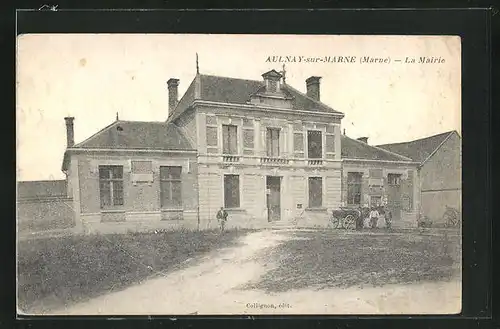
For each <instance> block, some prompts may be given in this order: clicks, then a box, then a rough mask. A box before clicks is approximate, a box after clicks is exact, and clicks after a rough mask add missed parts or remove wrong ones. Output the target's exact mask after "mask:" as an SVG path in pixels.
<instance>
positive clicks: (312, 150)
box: [307, 130, 323, 159]
mask: <svg viewBox="0 0 500 329" xmlns="http://www.w3.org/2000/svg"><path fill="white" fill-rule="evenodd" d="M322 142H323V141H322V137H321V131H316V130H309V131H308V132H307V157H308V158H310V159H318V158H319V159H321V158H322V157H323V154H322V153H323V144H322Z"/></svg>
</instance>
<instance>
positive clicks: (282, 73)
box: [280, 64, 286, 84]
mask: <svg viewBox="0 0 500 329" xmlns="http://www.w3.org/2000/svg"><path fill="white" fill-rule="evenodd" d="M280 73H281V75H282V76H283V83H284V84H285V83H286V70H285V64H283V68H282V70H281V72H280Z"/></svg>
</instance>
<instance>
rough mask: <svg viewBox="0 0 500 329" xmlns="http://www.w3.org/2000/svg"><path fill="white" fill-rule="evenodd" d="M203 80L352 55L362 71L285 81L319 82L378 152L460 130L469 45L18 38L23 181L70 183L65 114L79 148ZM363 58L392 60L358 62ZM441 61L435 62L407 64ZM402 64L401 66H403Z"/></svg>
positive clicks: (384, 40) (307, 38)
mask: <svg viewBox="0 0 500 329" xmlns="http://www.w3.org/2000/svg"><path fill="white" fill-rule="evenodd" d="M196 53H198V65H199V69H200V73H202V74H210V75H218V76H226V77H235V78H244V79H252V80H262V77H261V75H262V74H263V73H264V72H267V71H269V70H271V69H275V70H277V71H280V70H281V69H282V65H283V63H278V62H269V61H267V59H268V58H269V56H296V57H295V58H297V59H298V57H299V56H303V57H302V58H306V57H325V56H330V57H333V56H356V62H355V63H321V62H319V63H310V62H309V63H306V62H304V61H302V62H298V61H297V62H288V63H285V65H286V67H285V69H286V82H287V83H288V84H289V85H292V86H293V87H295V88H296V89H298V90H300V91H303V92H305V89H306V85H305V80H306V79H307V78H308V77H310V76H321V77H322V79H321V87H320V88H321V89H320V90H321V101H322V102H324V103H325V104H327V105H329V106H330V107H332V108H334V109H335V110H337V111H340V112H343V113H344V114H345V117H344V119H343V120H342V130H343V129H345V132H346V134H347V135H348V136H350V137H353V138H358V137H365V136H366V137H368V142H369V144H372V145H377V144H384V143H393V142H401V141H408V140H413V139H417V138H422V137H427V136H431V135H434V134H439V133H442V132H446V131H450V130H457V131H458V132H459V133H461V72H460V67H461V47H460V39H459V38H458V37H455V36H347V35H344V36H332V35H330V36H326V35H314V36H312V35H301V36H297V35H210V34H198V35H197V34H191V35H188V34H175V35H174V34H128V35H127V34H43V35H42V34H40V35H35V34H25V35H21V36H19V37H18V40H17V65H16V66H17V79H16V80H17V81H16V83H17V97H16V98H17V104H16V121H17V178H18V180H23V181H26V180H49V179H62V178H64V174H63V173H62V172H61V164H62V158H63V154H64V150H65V148H66V127H65V123H64V117H65V116H73V117H75V142H76V143H79V142H81V141H83V140H85V139H87V138H88V137H90V136H91V135H93V134H94V133H96V132H97V131H99V130H100V129H102V128H104V127H105V126H107V125H109V124H110V123H112V122H113V121H114V120H115V119H116V114H117V112H118V115H119V118H120V120H137V121H164V120H166V118H167V115H168V92H167V85H166V81H167V80H168V79H169V78H178V79H180V85H179V98H180V97H181V96H182V95H183V93H184V92H185V90H186V89H187V87H188V86H189V84H190V83H191V81H192V80H193V78H194V76H195V74H196ZM365 56H370V57H371V58H388V59H390V63H381V64H380V63H360V62H359V59H360V58H362V57H365ZM421 56H427V57H435V58H441V59H443V60H444V63H443V62H440V63H434V64H419V63H408V64H407V63H405V58H406V57H408V58H416V59H417V60H418V58H419V57H421ZM396 59H400V60H401V62H396V61H395V60H396Z"/></svg>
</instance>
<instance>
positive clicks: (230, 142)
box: [222, 125, 238, 154]
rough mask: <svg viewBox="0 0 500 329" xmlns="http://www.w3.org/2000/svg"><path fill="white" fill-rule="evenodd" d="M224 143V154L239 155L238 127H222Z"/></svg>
mask: <svg viewBox="0 0 500 329" xmlns="http://www.w3.org/2000/svg"><path fill="white" fill-rule="evenodd" d="M222 141H223V146H222V152H223V153H224V154H238V128H237V127H236V126H234V125H223V126H222Z"/></svg>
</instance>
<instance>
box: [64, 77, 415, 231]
mask: <svg viewBox="0 0 500 329" xmlns="http://www.w3.org/2000/svg"><path fill="white" fill-rule="evenodd" d="M320 80H321V78H320V77H316V76H312V77H310V78H308V79H307V80H306V82H305V85H306V86H305V87H306V88H305V89H306V92H305V93H302V92H300V91H299V90H297V89H295V88H294V87H292V86H290V85H289V84H287V83H286V80H285V77H284V76H283V72H278V71H275V70H271V71H269V72H266V73H264V74H263V75H262V80H245V79H237V78H228V77H220V76H211V75H203V74H199V73H197V74H196V76H195V78H194V79H193V81H192V82H191V83H190V85H189V87H188V88H187V91H186V92H185V94H184V95H183V96H182V97H180V99H179V97H178V85H179V83H180V81H179V80H178V79H174V78H172V79H170V80H168V82H167V86H168V95H169V109H168V117H167V118H166V121H165V122H136V121H121V120H117V121H115V122H113V123H111V124H110V125H109V126H107V127H106V128H104V129H103V130H101V131H99V132H98V133H96V134H95V135H93V136H91V137H90V138H88V139H87V140H85V141H83V142H81V143H78V144H75V143H74V137H73V136H74V131H73V129H74V127H73V126H74V122H73V121H74V118H66V127H67V137H68V138H67V150H66V152H65V154H64V161H63V166H62V170H63V172H64V173H65V174H66V175H67V181H68V184H67V190H68V195H69V197H71V198H72V200H73V203H74V211H75V221H76V223H77V227H78V228H80V229H82V230H84V231H86V232H91V231H112V232H116V231H123V230H140V229H151V228H177V227H185V228H197V229H206V228H213V227H216V225H217V223H216V220H215V214H216V212H217V211H218V210H219V209H220V208H221V207H223V208H225V209H226V210H227V211H228V213H229V222H228V226H230V227H248V228H261V227H269V226H274V225H301V226H326V225H327V224H328V218H329V213H330V211H331V210H332V209H335V208H338V207H340V206H342V205H345V206H357V205H374V204H380V203H383V202H385V203H387V204H388V205H389V207H391V208H392V209H393V212H394V213H395V220H394V223H395V225H396V226H397V225H398V223H401V225H408V226H414V225H416V213H417V212H418V211H417V209H419V206H420V205H419V204H420V182H419V177H420V176H419V174H418V166H419V165H420V162H419V161H415V160H414V159H413V158H411V157H409V156H406V155H404V154H398V153H395V152H392V151H390V150H387V149H384V148H381V147H375V146H371V145H369V144H368V141H367V139H363V138H361V139H360V140H356V139H351V138H349V137H347V136H346V135H343V134H342V133H341V121H342V118H343V117H344V114H343V113H341V112H339V111H336V110H335V109H333V108H332V107H330V106H328V105H326V104H324V103H322V102H321V98H320ZM166 112H167V111H166Z"/></svg>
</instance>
